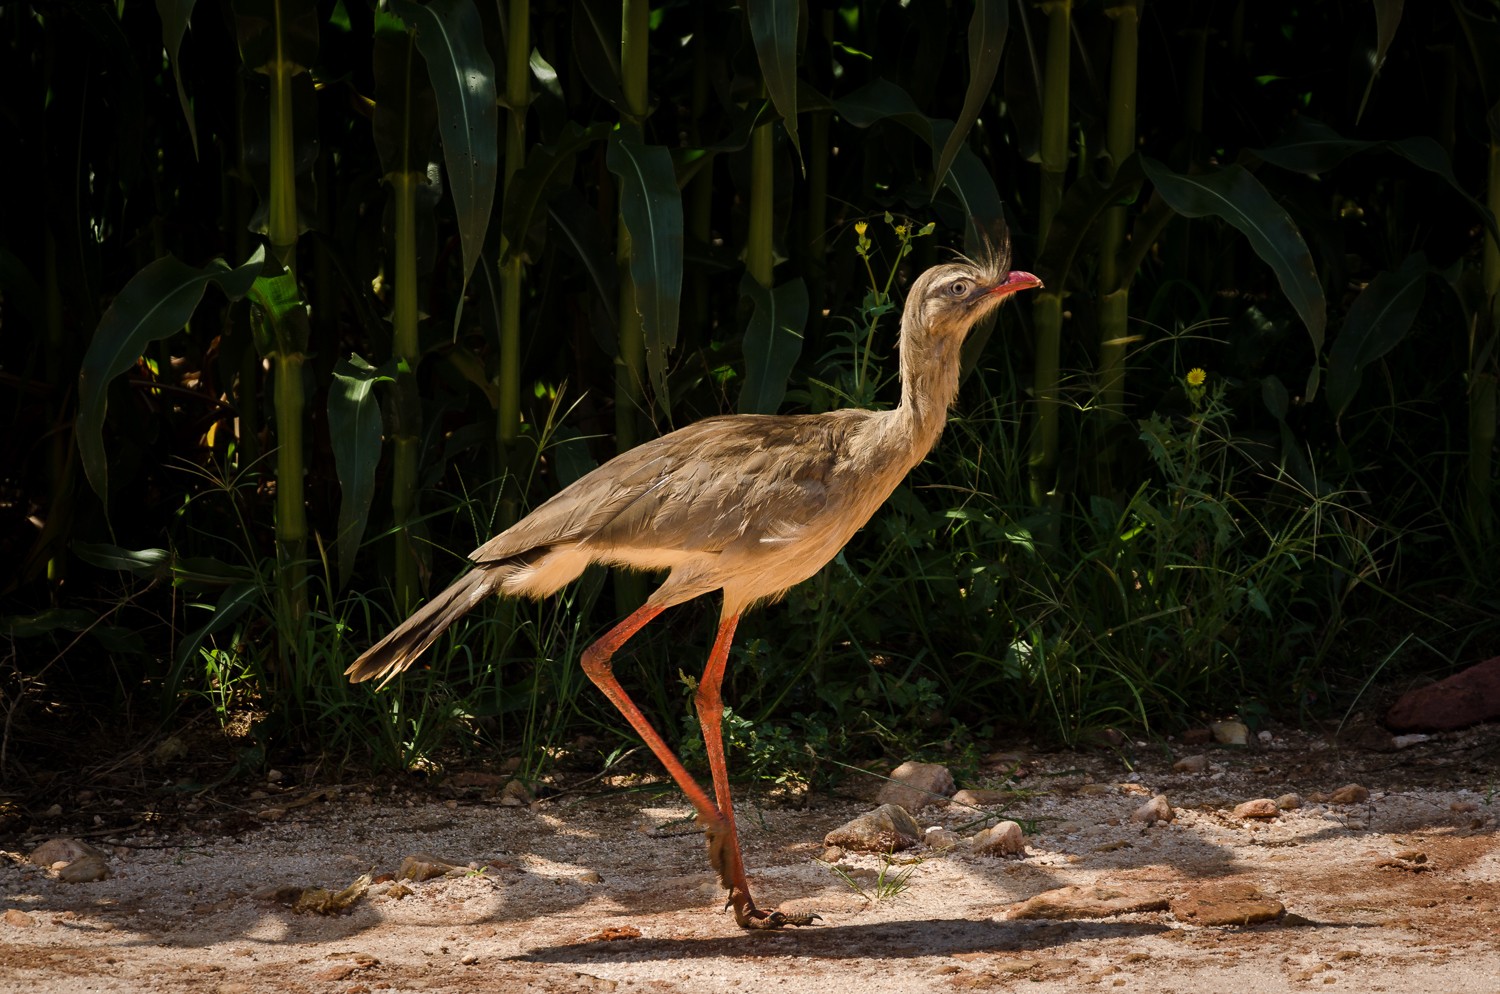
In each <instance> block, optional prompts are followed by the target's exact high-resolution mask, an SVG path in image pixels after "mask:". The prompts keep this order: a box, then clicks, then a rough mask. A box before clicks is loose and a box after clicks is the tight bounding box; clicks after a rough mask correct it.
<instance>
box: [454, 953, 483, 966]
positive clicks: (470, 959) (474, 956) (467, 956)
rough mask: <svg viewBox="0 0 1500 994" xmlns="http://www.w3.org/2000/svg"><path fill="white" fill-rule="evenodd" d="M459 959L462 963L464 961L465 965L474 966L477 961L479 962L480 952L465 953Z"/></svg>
mask: <svg viewBox="0 0 1500 994" xmlns="http://www.w3.org/2000/svg"><path fill="white" fill-rule="evenodd" d="M458 961H459V962H460V963H462V964H463V965H464V966H473V965H474V964H475V963H478V962H479V954H478V953H464V954H463V955H462V956H460V957H459V959H458Z"/></svg>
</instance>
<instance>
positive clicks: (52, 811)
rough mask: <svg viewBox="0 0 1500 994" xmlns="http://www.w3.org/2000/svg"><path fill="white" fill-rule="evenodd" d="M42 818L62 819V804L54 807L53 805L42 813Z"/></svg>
mask: <svg viewBox="0 0 1500 994" xmlns="http://www.w3.org/2000/svg"><path fill="white" fill-rule="evenodd" d="M42 817H44V818H61V817H62V805H61V804H54V805H52V807H50V808H48V809H47V810H46V811H43V812H42Z"/></svg>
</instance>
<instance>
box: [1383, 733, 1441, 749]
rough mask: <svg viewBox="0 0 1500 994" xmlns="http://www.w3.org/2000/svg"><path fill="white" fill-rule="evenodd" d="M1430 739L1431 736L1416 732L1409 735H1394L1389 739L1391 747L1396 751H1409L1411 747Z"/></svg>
mask: <svg viewBox="0 0 1500 994" xmlns="http://www.w3.org/2000/svg"><path fill="white" fill-rule="evenodd" d="M1430 738H1432V736H1431V735H1422V734H1420V733H1418V732H1413V733H1412V734H1410V735H1394V736H1392V737H1391V745H1393V746H1395V747H1396V748H1397V749H1410V748H1411V747H1412V746H1414V745H1419V744H1421V743H1423V742H1426V741H1427V740H1428V739H1430Z"/></svg>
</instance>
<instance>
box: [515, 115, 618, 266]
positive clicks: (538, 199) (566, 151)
mask: <svg viewBox="0 0 1500 994" xmlns="http://www.w3.org/2000/svg"><path fill="white" fill-rule="evenodd" d="M609 132H610V126H609V125H608V124H606V123H603V122H599V123H595V124H591V125H589V126H588V127H587V128H582V127H579V126H578V125H577V124H575V123H573V122H572V121H569V122H568V123H567V124H565V125H563V131H562V135H561V136H559V138H558V141H557V142H556V144H552V145H534V146H532V148H531V151H530V152H529V153H528V154H527V156H526V164H525V165H524V166H522V167H521V168H520V169H519V170H517V171H516V174H515V175H514V176H513V177H511V180H510V183H509V185H508V187H507V189H506V191H505V213H504V215H503V216H502V218H501V222H500V233H501V235H502V237H503V238H504V242H503V245H504V250H503V253H502V255H501V257H500V261H501V263H502V264H504V263H506V262H509V261H510V260H511V259H512V258H514V257H515V256H516V255H517V254H518V253H524V252H525V251H526V234H527V232H528V231H530V230H531V226H532V225H533V224H534V223H536V221H537V219H538V215H540V214H541V213H542V212H543V211H544V210H545V209H546V204H547V196H548V194H549V193H550V192H551V190H552V188H553V186H554V185H557V184H566V183H567V182H568V181H569V180H571V179H572V175H573V162H574V158H575V156H576V155H577V154H578V152H579V151H580V150H582V149H584V148H587V147H588V146H589V145H591V144H593V143H594V142H596V141H602V140H603V139H605V138H607V137H609Z"/></svg>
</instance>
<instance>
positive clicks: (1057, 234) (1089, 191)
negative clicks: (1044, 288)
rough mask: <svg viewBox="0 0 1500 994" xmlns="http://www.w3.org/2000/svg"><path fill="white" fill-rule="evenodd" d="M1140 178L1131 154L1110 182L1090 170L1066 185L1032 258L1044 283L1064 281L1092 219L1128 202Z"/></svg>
mask: <svg viewBox="0 0 1500 994" xmlns="http://www.w3.org/2000/svg"><path fill="white" fill-rule="evenodd" d="M1142 180H1143V176H1142V175H1141V163H1140V156H1138V155H1132V156H1131V157H1130V158H1128V159H1126V160H1125V161H1124V162H1123V163H1121V164H1120V168H1118V169H1116V170H1115V177H1114V181H1113V182H1112V183H1109V184H1108V185H1106V184H1104V183H1102V182H1100V181H1099V178H1098V177H1097V176H1095V175H1094V174H1093V173H1092V172H1089V171H1085V172H1084V173H1083V174H1082V175H1080V176H1079V177H1078V179H1077V180H1076V181H1074V183H1073V184H1072V185H1071V186H1069V187H1068V192H1067V193H1066V194H1064V195H1063V201H1062V204H1061V205H1059V207H1058V209H1057V213H1056V214H1055V215H1054V216H1053V218H1052V224H1051V226H1050V227H1048V229H1047V244H1045V245H1043V246H1042V250H1041V252H1040V253H1039V254H1038V256H1037V260H1036V272H1037V273H1038V275H1040V276H1041V277H1042V279H1044V280H1046V281H1047V285H1048V286H1066V285H1067V278H1068V271H1069V270H1071V269H1072V268H1073V258H1074V256H1076V255H1077V254H1078V250H1079V248H1080V247H1081V246H1082V245H1083V243H1084V241H1085V239H1087V238H1088V237H1089V236H1090V235H1091V234H1092V233H1093V232H1094V222H1095V221H1096V220H1097V219H1098V218H1099V215H1101V214H1103V213H1104V212H1105V211H1106V210H1108V209H1109V208H1111V207H1116V206H1120V205H1123V204H1129V203H1132V202H1133V201H1134V200H1135V198H1136V194H1137V193H1139V192H1140V187H1141V182H1142ZM1132 275H1133V272H1129V273H1122V274H1121V279H1123V280H1127V281H1128V280H1129V279H1130V277H1131V276H1132Z"/></svg>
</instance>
